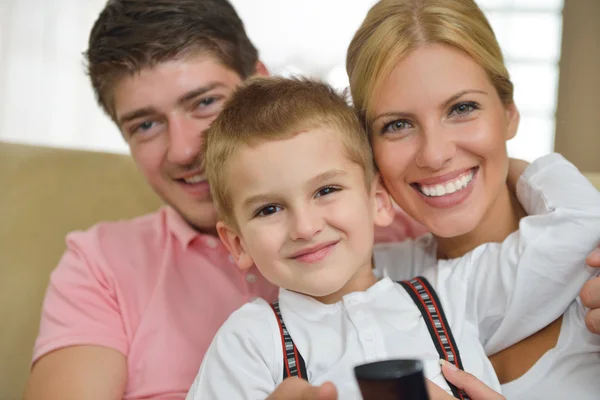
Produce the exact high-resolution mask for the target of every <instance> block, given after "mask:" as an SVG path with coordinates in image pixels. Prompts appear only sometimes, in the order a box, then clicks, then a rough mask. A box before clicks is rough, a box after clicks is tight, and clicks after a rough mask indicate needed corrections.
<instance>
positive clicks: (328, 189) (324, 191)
mask: <svg viewBox="0 0 600 400" xmlns="http://www.w3.org/2000/svg"><path fill="white" fill-rule="evenodd" d="M339 190H340V188H336V187H333V186H327V187H324V188H322V189H319V191H318V192H317V195H316V197H321V196H326V195H328V194H331V193H335V192H338V191H339Z"/></svg>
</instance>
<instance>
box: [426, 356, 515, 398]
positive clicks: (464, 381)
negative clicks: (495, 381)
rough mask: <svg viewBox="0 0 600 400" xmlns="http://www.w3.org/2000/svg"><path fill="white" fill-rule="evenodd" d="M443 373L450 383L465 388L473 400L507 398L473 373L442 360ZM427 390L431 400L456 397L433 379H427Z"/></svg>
mask: <svg viewBox="0 0 600 400" xmlns="http://www.w3.org/2000/svg"><path fill="white" fill-rule="evenodd" d="M442 373H443V374H444V376H445V377H446V379H447V380H448V381H449V382H450V383H452V384H453V385H454V386H456V387H457V388H459V389H462V390H464V392H465V393H466V394H468V395H469V397H470V398H471V399H472V400H505V398H504V396H502V395H501V394H500V393H498V392H496V391H494V390H492V389H490V388H489V387H488V386H487V385H486V384H485V383H483V382H481V381H480V380H479V379H477V378H475V377H474V376H473V375H471V374H469V373H467V372H464V371H461V370H459V369H457V368H456V367H455V366H454V365H452V364H450V363H448V362H442ZM427 390H428V391H429V398H430V399H431V400H453V399H454V400H455V398H454V397H452V396H451V395H449V394H448V393H446V391H445V390H443V389H442V388H440V387H439V386H438V385H436V384H435V383H433V382H431V381H427Z"/></svg>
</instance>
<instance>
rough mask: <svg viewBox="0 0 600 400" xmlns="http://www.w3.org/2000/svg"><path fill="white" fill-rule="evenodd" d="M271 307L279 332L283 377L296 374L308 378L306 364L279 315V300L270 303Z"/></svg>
mask: <svg viewBox="0 0 600 400" xmlns="http://www.w3.org/2000/svg"><path fill="white" fill-rule="evenodd" d="M271 308H272V309H273V312H274V313H275V317H277V323H278V324H279V332H280V333H281V346H282V348H283V379H285V378H289V377H292V376H297V377H298V378H302V379H306V380H308V377H307V376H306V364H305V362H304V359H303V358H302V356H301V355H300V353H299V352H298V349H297V348H296V345H295V344H294V341H293V340H292V337H291V336H290V334H289V333H288V331H287V328H286V327H285V323H284V322H283V318H282V317H281V311H280V310H279V302H278V301H276V302H275V303H273V304H271Z"/></svg>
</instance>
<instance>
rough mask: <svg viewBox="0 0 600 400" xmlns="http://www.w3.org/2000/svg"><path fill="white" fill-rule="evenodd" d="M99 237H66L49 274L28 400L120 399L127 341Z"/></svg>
mask: <svg viewBox="0 0 600 400" xmlns="http://www.w3.org/2000/svg"><path fill="white" fill-rule="evenodd" d="M97 239H98V238H97V236H96V235H95V234H94V231H93V230H92V231H90V232H81V233H77V234H71V235H69V236H68V238H67V250H66V251H65V253H64V255H63V257H62V258H61V260H60V262H59V264H58V267H57V268H56V269H55V270H54V271H53V272H52V275H51V276H50V283H49V285H48V289H47V291H46V296H45V298H44V304H43V307H42V316H41V322H40V331H39V335H38V337H37V339H36V343H35V347H34V355H33V367H32V370H31V374H30V379H29V382H28V386H27V391H26V399H27V400H37V399H44V400H45V399H57V400H58V399H60V400H64V399H66V400H69V399H122V398H123V393H124V389H125V384H126V380H127V367H126V356H125V355H126V354H127V352H128V341H127V337H126V334H125V328H124V322H123V316H122V312H121V305H120V304H119V301H118V300H117V296H116V293H115V292H116V289H115V285H116V283H115V279H113V278H112V275H111V272H110V271H105V270H104V269H103V268H100V267H99V266H98V264H97V263H96V259H97V257H99V256H98V254H101V252H100V247H99V245H98V240H97ZM93 255H95V257H94V256H93Z"/></svg>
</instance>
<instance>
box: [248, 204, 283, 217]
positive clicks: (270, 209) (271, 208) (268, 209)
mask: <svg viewBox="0 0 600 400" xmlns="http://www.w3.org/2000/svg"><path fill="white" fill-rule="evenodd" d="M281 210H282V208H281V207H280V206H276V205H268V206H265V207H263V208H261V209H259V210H258V211H257V212H256V214H254V216H255V217H266V216H268V215H271V214H275V213H276V212H279V211H281Z"/></svg>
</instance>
